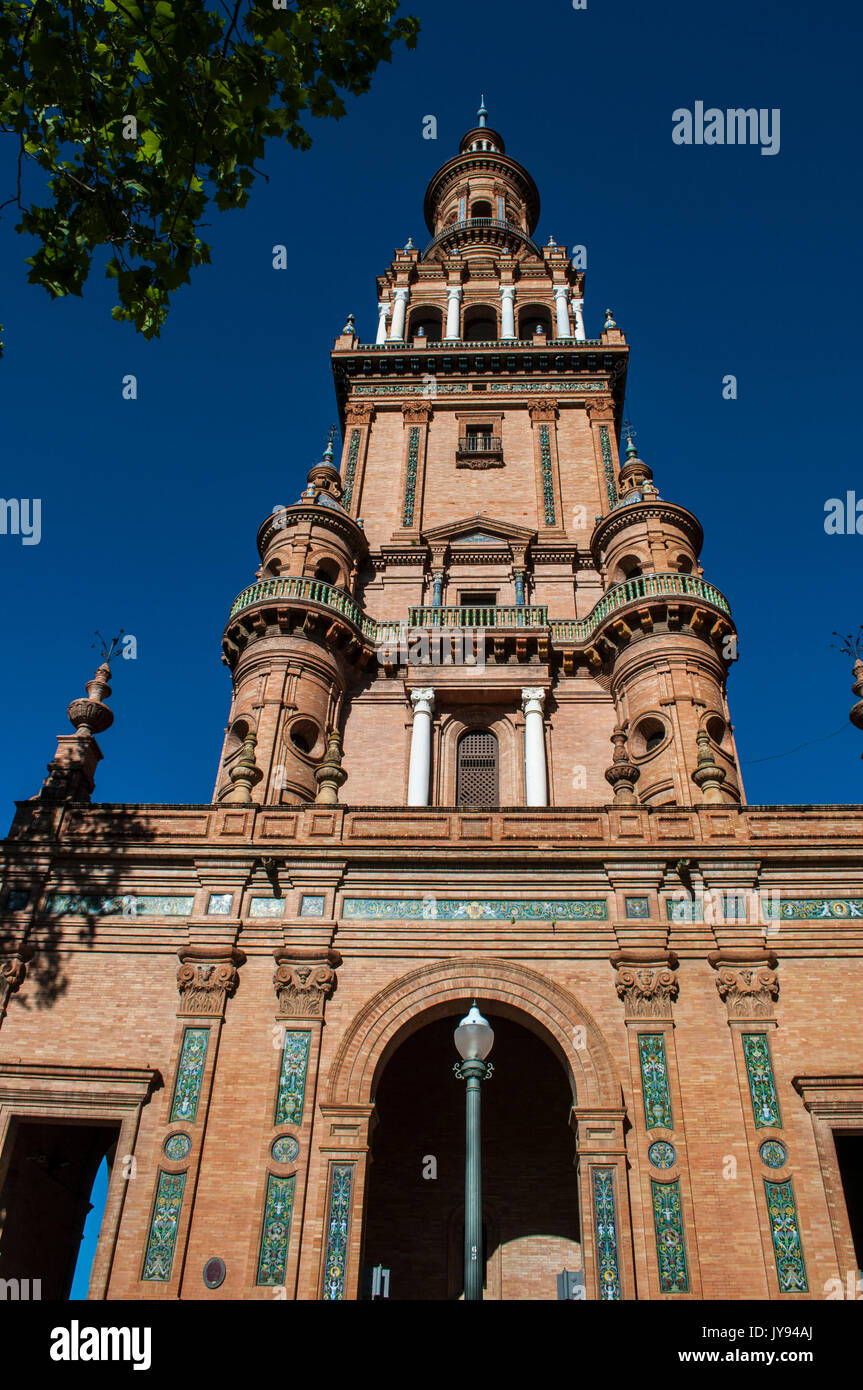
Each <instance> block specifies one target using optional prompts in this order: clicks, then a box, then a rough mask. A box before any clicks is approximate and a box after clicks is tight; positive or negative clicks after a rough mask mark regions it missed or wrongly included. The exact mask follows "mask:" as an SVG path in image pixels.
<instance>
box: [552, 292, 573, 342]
mask: <svg viewBox="0 0 863 1390" xmlns="http://www.w3.org/2000/svg"><path fill="white" fill-rule="evenodd" d="M568 294H569V290H568V289H567V287H566V285H555V287H554V307H555V309H556V310H557V336H558V338H571V337H572V330H571V329H570V326H569V308H568V305H567V296H568Z"/></svg>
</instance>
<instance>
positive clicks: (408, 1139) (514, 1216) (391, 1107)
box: [363, 1000, 582, 1300]
mask: <svg viewBox="0 0 863 1390" xmlns="http://www.w3.org/2000/svg"><path fill="white" fill-rule="evenodd" d="M467 1004H468V1001H467V1000H465V1001H462V1002H459V1003H453V1004H452V1005H451V1007H450V1012H449V1014H448V1015H447V1016H444V1017H439V1018H437V1019H436V1020H435V1021H434V1022H431V1023H428V1024H426V1025H425V1026H424V1027H421V1028H420V1029H418V1030H417V1031H416V1032H414V1033H412V1034H411V1036H410V1037H408V1038H407V1040H406V1041H405V1042H403V1043H402V1045H401V1046H400V1047H399V1048H398V1049H397V1050H396V1051H395V1052H394V1053H393V1054H392V1055H391V1056H390V1058H389V1060H388V1062H387V1063H386V1066H385V1068H384V1070H383V1072H382V1074H381V1076H380V1078H379V1080H378V1084H377V1088H376V1095H375V1102H376V1114H377V1117H378V1124H377V1126H376V1128H375V1130H374V1133H373V1135H372V1159H373V1161H372V1163H371V1164H370V1165H369V1170H368V1171H369V1176H368V1187H367V1192H366V1203H365V1208H366V1221H365V1242H364V1254H363V1265H364V1267H365V1269H366V1270H369V1269H371V1268H374V1266H376V1265H383V1266H384V1268H386V1269H389V1270H390V1297H391V1298H393V1299H452V1300H456V1299H459V1298H461V1297H462V1296H463V1248H464V1247H463V1242H464V1157H465V1154H464V1145H465V1132H464V1131H465V1088H464V1083H463V1082H461V1081H458V1080H457V1079H456V1078H455V1077H454V1075H453V1070H452V1068H453V1063H454V1062H455V1061H457V1060H458V1057H457V1053H456V1050H455V1044H454V1042H453V1031H454V1029H455V1026H456V1023H457V1022H458V1019H459V1018H460V1017H461V1015H462V1014H463V1013H465V1012H466V1010H467ZM480 1006H481V1007H482V1008H483V1012H484V1013H485V1014H486V1016H487V1017H488V1019H489V1022H490V1023H491V1025H492V1027H493V1028H494V1031H495V1041H494V1047H493V1049H492V1053H491V1056H490V1059H489V1060H490V1061H491V1062H492V1063H493V1065H494V1069H495V1070H494V1074H493V1075H492V1077H491V1078H490V1079H489V1080H487V1081H485V1082H483V1085H482V1181H483V1227H484V1233H485V1248H484V1250H483V1263H484V1275H485V1278H484V1297H486V1298H489V1299H507V1300H509V1299H512V1300H515V1299H524V1298H529V1299H555V1298H556V1297H557V1276H558V1275H559V1274H560V1273H562V1272H563V1270H564V1269H568V1270H579V1269H581V1268H582V1252H581V1231H580V1226H579V1208H578V1187H577V1175H576V1170H575V1167H574V1155H575V1144H574V1138H573V1134H572V1131H571V1129H570V1127H569V1114H570V1109H571V1106H572V1103H573V1097H572V1091H571V1088H570V1083H569V1081H568V1079H567V1076H566V1073H565V1071H564V1069H563V1067H562V1065H561V1063H560V1060H559V1059H558V1058H557V1057H556V1056H555V1054H554V1053H553V1052H552V1051H551V1049H550V1048H549V1047H548V1045H547V1044H546V1043H545V1042H544V1041H543V1040H542V1039H541V1038H540V1037H538V1036H537V1035H536V1034H535V1033H534V1032H532V1031H530V1030H529V1029H528V1028H526V1027H524V1026H523V1025H522V1024H520V1023H518V1022H516V1021H515V1020H514V1019H513V1018H511V1017H502V1016H500V1015H498V1014H496V1013H495V1011H494V1008H493V1007H492V1006H491V1005H489V1006H484V1005H483V1003H482V1000H480Z"/></svg>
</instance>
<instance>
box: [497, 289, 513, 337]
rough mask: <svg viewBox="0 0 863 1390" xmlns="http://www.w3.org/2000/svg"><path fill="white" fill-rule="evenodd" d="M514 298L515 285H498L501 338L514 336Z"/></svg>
mask: <svg viewBox="0 0 863 1390" xmlns="http://www.w3.org/2000/svg"><path fill="white" fill-rule="evenodd" d="M514 299H515V285H501V287H500V336H501V338H514V337H515V309H514V308H513V300H514Z"/></svg>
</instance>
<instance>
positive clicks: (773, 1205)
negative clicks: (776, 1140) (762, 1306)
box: [764, 1178, 809, 1293]
mask: <svg viewBox="0 0 863 1390" xmlns="http://www.w3.org/2000/svg"><path fill="white" fill-rule="evenodd" d="M764 1191H765V1193H766V1194H767V1211H768V1214H769V1217H770V1234H771V1235H772V1237H773V1251H774V1254H775V1255H776V1274H777V1276H778V1279H779V1292H780V1293H808V1292H809V1284H808V1282H807V1279H806V1265H805V1264H804V1261H803V1247H802V1245H801V1244H800V1231H799V1229H798V1225H797V1206H796V1203H795V1201H794V1192H793V1189H792V1187H791V1182H790V1180H789V1181H788V1182H769V1181H768V1180H767V1178H765V1179H764Z"/></svg>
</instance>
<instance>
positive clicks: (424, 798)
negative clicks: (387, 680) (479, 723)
mask: <svg viewBox="0 0 863 1390" xmlns="http://www.w3.org/2000/svg"><path fill="white" fill-rule="evenodd" d="M411 704H412V705H413V711H414V722H413V729H412V730H411V761H410V769H409V771H408V805H409V806H428V804H429V777H430V774H431V721H432V709H433V708H434V691H433V690H432V689H431V688H430V687H429V688H428V689H426V690H412V691H411Z"/></svg>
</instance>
